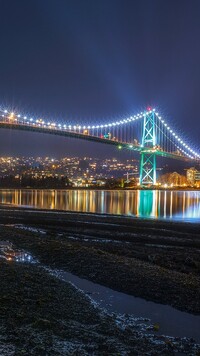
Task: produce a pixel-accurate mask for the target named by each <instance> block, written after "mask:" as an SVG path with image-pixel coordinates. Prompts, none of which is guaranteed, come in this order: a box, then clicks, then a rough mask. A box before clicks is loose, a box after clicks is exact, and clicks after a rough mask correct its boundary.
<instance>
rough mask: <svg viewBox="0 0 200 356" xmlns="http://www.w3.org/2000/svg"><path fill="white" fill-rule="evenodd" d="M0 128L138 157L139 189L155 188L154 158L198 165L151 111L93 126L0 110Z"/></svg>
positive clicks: (190, 150)
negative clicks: (99, 145) (106, 146)
mask: <svg viewBox="0 0 200 356" xmlns="http://www.w3.org/2000/svg"><path fill="white" fill-rule="evenodd" d="M0 128H4V129H13V130H24V131H34V132H41V133H46V134H53V135H59V136H66V137H73V138H77V139H84V140H88V141H93V142H101V143H104V144H109V145H115V146H117V147H118V149H120V150H121V149H124V148H125V149H129V150H132V151H135V152H139V153H140V177H139V183H140V185H144V186H146V185H155V184H156V157H157V156H162V157H168V158H172V159H176V160H184V161H199V160H200V153H199V151H197V150H196V149H194V148H193V147H192V146H191V145H190V144H188V142H186V141H185V140H184V139H183V138H182V137H180V136H179V134H177V133H176V132H175V131H174V130H173V129H172V128H171V127H170V126H169V125H168V123H167V122H166V121H165V120H164V119H163V118H162V117H161V116H160V115H159V113H158V112H157V111H156V110H155V109H152V108H148V109H147V110H146V111H144V112H141V113H139V114H137V115H134V116H130V117H127V118H125V119H119V120H117V121H111V122H107V123H102V122H100V123H98V124H96V125H91V124H90V125H86V124H85V125H79V124H72V123H62V124H61V123H57V122H53V121H52V122H50V121H44V120H43V119H36V118H32V117H28V116H22V115H20V114H17V113H14V112H10V111H8V110H6V109H0Z"/></svg>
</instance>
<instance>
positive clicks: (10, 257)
mask: <svg viewBox="0 0 200 356" xmlns="http://www.w3.org/2000/svg"><path fill="white" fill-rule="evenodd" d="M0 259H5V260H7V261H15V262H28V263H36V262H37V261H36V260H35V259H34V258H33V257H32V256H31V255H30V254H29V253H28V252H26V251H23V250H19V249H16V248H14V247H13V244H12V243H11V242H9V241H0Z"/></svg>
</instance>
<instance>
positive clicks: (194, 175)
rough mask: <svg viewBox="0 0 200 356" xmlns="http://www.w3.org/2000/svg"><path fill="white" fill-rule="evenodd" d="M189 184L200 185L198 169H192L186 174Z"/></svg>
mask: <svg viewBox="0 0 200 356" xmlns="http://www.w3.org/2000/svg"><path fill="white" fill-rule="evenodd" d="M186 177H187V182H188V184H190V185H193V184H198V183H200V171H198V170H197V169H196V168H194V167H191V168H189V169H188V170H187V172H186Z"/></svg>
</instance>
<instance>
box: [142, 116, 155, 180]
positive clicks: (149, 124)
mask: <svg viewBox="0 0 200 356" xmlns="http://www.w3.org/2000/svg"><path fill="white" fill-rule="evenodd" d="M155 146H156V133H155V113H154V111H149V112H148V111H147V112H146V113H145V115H144V123H143V134H142V150H141V153H140V154H141V156H140V185H155V184H156V153H155Z"/></svg>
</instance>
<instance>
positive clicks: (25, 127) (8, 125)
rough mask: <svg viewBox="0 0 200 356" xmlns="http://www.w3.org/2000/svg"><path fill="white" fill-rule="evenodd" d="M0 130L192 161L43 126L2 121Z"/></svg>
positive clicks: (154, 148) (158, 150)
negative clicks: (68, 139) (31, 133)
mask: <svg viewBox="0 0 200 356" xmlns="http://www.w3.org/2000/svg"><path fill="white" fill-rule="evenodd" d="M0 128H2V129H10V130H21V131H31V132H38V133H43V134H50V135H57V136H64V137H71V138H78V139H82V140H86V141H92V142H99V143H104V144H108V145H113V146H117V147H118V149H128V150H131V151H136V152H139V153H141V152H146V153H152V154H156V155H157V156H162V157H168V158H173V159H178V160H182V161H190V160H191V159H189V158H187V157H185V156H182V155H180V154H176V153H169V152H166V151H162V150H161V149H159V148H158V147H152V148H150V147H149V148H148V147H145V148H143V147H141V146H140V145H134V144H133V143H126V142H120V141H115V140H112V139H107V138H102V137H98V136H92V135H88V134H83V133H79V132H75V131H68V130H63V129H57V128H52V127H51V128H48V127H43V126H39V125H32V124H24V123H13V122H5V121H0Z"/></svg>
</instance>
